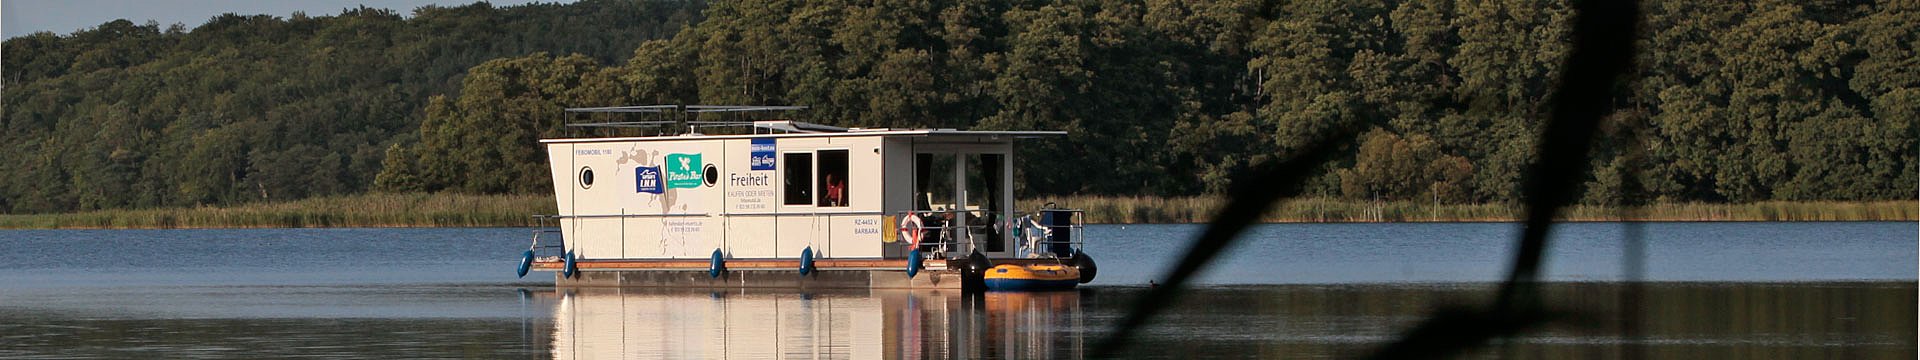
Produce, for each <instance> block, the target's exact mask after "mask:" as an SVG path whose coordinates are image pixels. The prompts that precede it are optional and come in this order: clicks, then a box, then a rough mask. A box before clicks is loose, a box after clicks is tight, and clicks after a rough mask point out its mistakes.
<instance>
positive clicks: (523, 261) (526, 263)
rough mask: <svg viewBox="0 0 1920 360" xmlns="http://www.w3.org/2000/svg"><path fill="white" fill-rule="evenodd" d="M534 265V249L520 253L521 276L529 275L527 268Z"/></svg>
mask: <svg viewBox="0 0 1920 360" xmlns="http://www.w3.org/2000/svg"><path fill="white" fill-rule="evenodd" d="M532 267H533V250H527V252H524V253H520V270H519V271H518V272H519V274H520V277H527V269H528V268H532Z"/></svg>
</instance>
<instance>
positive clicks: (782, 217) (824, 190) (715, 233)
mask: <svg viewBox="0 0 1920 360" xmlns="http://www.w3.org/2000/svg"><path fill="white" fill-rule="evenodd" d="M803 109H805V108H804V107H799V106H715V105H649V106H621V107H600V108H575V109H567V111H568V112H569V113H574V114H585V115H576V117H577V116H586V117H588V118H589V120H587V121H579V122H574V123H570V124H568V125H569V127H570V128H571V129H578V130H579V131H584V132H587V133H588V134H587V136H570V137H566V138H552V139H543V140H541V141H540V142H541V144H542V145H545V146H546V148H547V155H548V161H549V163H550V166H551V168H552V180H553V185H554V200H555V203H556V204H555V205H556V208H555V210H556V212H555V214H556V215H547V216H539V218H540V219H541V223H542V224H543V225H546V226H543V227H542V228H540V229H538V230H535V231H534V234H533V243H532V245H530V247H529V249H528V250H527V251H526V252H525V253H523V254H522V259H521V265H520V268H519V273H520V275H521V276H525V275H526V274H527V272H528V271H551V272H554V273H555V274H554V276H555V279H556V283H557V284H558V285H560V286H622V287H651V286H658V287H715V288H723V287H724V288H731V287H787V288H957V289H969V290H971V289H985V287H984V286H985V282H984V281H983V278H984V274H985V273H986V272H988V271H989V269H993V268H995V267H996V266H1001V265H1012V266H1029V265H1031V266H1049V267H1047V269H1050V270H1048V271H1049V272H1048V273H1049V274H1053V275H1054V276H1056V277H1057V276H1059V273H1058V272H1055V271H1054V270H1060V269H1062V268H1064V269H1070V270H1072V271H1074V273H1075V277H1076V278H1077V280H1078V282H1080V283H1085V282H1087V281H1091V280H1092V279H1093V277H1094V276H1095V275H1096V271H1097V269H1096V268H1095V267H1094V266H1095V265H1094V263H1093V259H1092V258H1091V257H1089V256H1087V255H1086V254H1085V253H1084V252H1082V251H1081V245H1082V244H1084V242H1085V241H1084V239H1083V237H1084V232H1083V231H1081V230H1082V229H1083V226H1082V224H1081V219H1083V218H1084V217H1083V216H1079V215H1080V214H1079V211H1078V210H1071V209H1051V208H1050V207H1051V206H1050V205H1049V206H1048V207H1049V208H1047V209H1033V211H1032V212H1031V213H1027V214H1019V213H1016V212H1015V210H1016V209H1015V207H1014V199H1015V196H1014V194H1013V192H1012V191H1011V190H1012V189H1013V188H1014V186H1013V184H1014V182H1013V176H1011V175H1012V174H1013V173H1014V169H1015V166H1017V165H1018V164H1020V162H1018V161H1016V158H1015V157H1014V154H1015V151H1014V147H1015V143H1016V142H1018V141H1027V140H1037V141H1047V139H1057V138H1060V137H1063V136H1065V135H1066V132H1063V131H969V130H956V129H889V128H842V127H834V126H826V125H820V124H812V123H805V122H798V121H792V120H783V119H779V118H777V117H771V118H745V119H742V117H745V116H747V115H746V114H758V115H765V114H775V115H778V114H784V113H787V112H792V111H800V110H803ZM595 116H598V117H599V118H598V119H597V120H595V119H593V118H594V117H595ZM635 116H640V117H643V118H642V120H635V119H633V118H632V117H635ZM729 116H731V117H734V118H733V119H726V120H713V119H714V118H723V117H729ZM547 226H551V227H547Z"/></svg>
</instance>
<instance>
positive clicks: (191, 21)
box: [0, 0, 571, 38]
mask: <svg viewBox="0 0 1920 360" xmlns="http://www.w3.org/2000/svg"><path fill="white" fill-rule="evenodd" d="M474 2H479V1H477V0H299V1H294V0H0V34H3V35H4V37H5V38H13V37H17V36H22V35H27V34H32V33H34V32H37V31H52V32H54V33H56V34H61V35H66V34H71V33H73V32H74V31H79V30H82V29H87V28H92V27H94V26H99V25H100V24H101V23H105V22H108V21H113V20H114V19H127V20H131V21H133V23H134V24H145V23H147V20H153V21H156V22H159V23H160V28H161V29H166V27H167V26H168V25H172V24H174V23H179V24H183V25H186V27H187V29H193V28H195V27H199V26H200V25H201V24H205V23H206V22H207V19H211V18H213V17H214V16H216V15H220V14H223V13H235V14H241V15H254V14H268V15H273V16H279V17H283V18H284V17H287V16H288V15H292V14H293V12H295V11H305V12H306V13H307V15H308V16H322V15H335V14H339V13H340V10H341V9H346V8H352V7H359V6H360V5H361V4H365V5H367V7H374V8H389V9H394V10H396V11H397V12H398V13H399V14H400V15H402V16H412V14H413V9H415V8H419V7H421V6H425V5H429V4H439V5H442V6H458V5H465V4H471V3H474ZM486 2H489V3H493V5H494V6H511V5H517V4H523V3H528V2H534V1H531V0H493V1H486ZM539 2H571V1H567V0H546V1H539Z"/></svg>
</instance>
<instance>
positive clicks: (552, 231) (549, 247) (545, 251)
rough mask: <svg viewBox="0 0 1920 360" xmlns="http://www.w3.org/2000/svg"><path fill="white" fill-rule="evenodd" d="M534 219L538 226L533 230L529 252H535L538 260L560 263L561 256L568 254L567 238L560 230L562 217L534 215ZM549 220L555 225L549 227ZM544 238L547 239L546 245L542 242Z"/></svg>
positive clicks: (535, 257) (528, 247)
mask: <svg viewBox="0 0 1920 360" xmlns="http://www.w3.org/2000/svg"><path fill="white" fill-rule="evenodd" d="M532 217H533V220H534V223H535V224H536V226H534V228H533V243H532V244H530V245H528V246H527V250H528V251H533V255H534V259H536V260H539V261H560V257H561V255H565V254H566V252H567V250H566V249H567V243H566V236H565V235H562V234H563V233H562V232H560V228H559V226H560V224H559V219H560V218H561V216H559V215H533V216H532ZM549 220H552V221H554V223H553V224H551V225H549V224H548V221H549ZM543 236H544V237H546V238H547V239H546V240H547V241H546V242H545V243H542V241H541V240H542V239H541V238H542V237H543Z"/></svg>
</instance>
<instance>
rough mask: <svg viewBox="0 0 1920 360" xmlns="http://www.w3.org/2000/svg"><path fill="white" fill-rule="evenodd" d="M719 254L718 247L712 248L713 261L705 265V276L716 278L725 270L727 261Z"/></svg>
mask: <svg viewBox="0 0 1920 360" xmlns="http://www.w3.org/2000/svg"><path fill="white" fill-rule="evenodd" d="M720 255H721V254H720V249H713V263H712V264H708V265H707V277H711V278H716V279H717V278H719V277H720V273H722V272H726V271H727V262H726V260H724V259H722V258H721V256H720Z"/></svg>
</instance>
